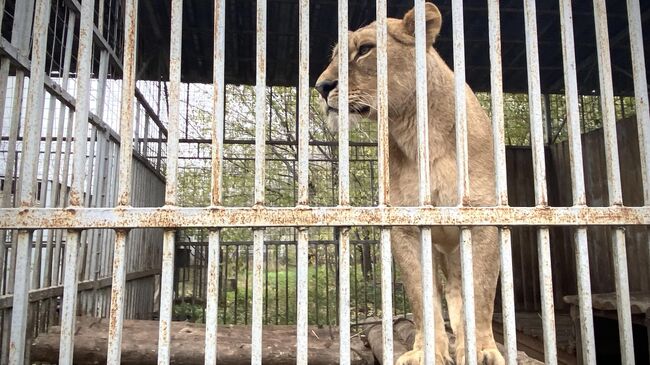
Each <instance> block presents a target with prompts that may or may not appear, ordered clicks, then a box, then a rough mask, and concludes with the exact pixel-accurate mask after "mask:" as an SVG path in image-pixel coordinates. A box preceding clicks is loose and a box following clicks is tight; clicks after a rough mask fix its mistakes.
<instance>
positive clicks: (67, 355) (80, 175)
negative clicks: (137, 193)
mask: <svg viewBox="0 0 650 365" xmlns="http://www.w3.org/2000/svg"><path fill="white" fill-rule="evenodd" d="M94 8H95V4H94V2H93V1H88V0H85V1H84V2H83V3H82V4H81V16H80V24H79V47H78V56H77V80H76V81H77V82H76V86H77V92H76V95H77V101H76V104H75V106H76V110H75V113H74V138H75V140H74V151H75V153H74V160H73V169H72V171H73V172H72V186H71V189H70V198H69V199H70V205H71V206H75V207H81V206H83V205H84V202H83V201H82V200H83V197H84V187H83V183H84V180H86V139H87V137H88V116H89V111H90V76H91V75H90V74H91V61H92V49H93V46H92V44H93V43H92V42H93V39H92V29H93V19H94V18H93V13H94ZM65 81H67V80H65ZM62 109H63V108H62ZM61 124H63V123H61ZM91 145H92V140H91ZM90 151H92V147H91V148H90ZM91 153H92V152H91ZM90 161H92V159H89V162H90ZM89 173H90V172H89ZM87 180H88V182H90V181H91V179H90V178H88V179H87ZM87 196H88V197H90V194H87ZM82 241H83V240H82V235H81V232H80V231H72V230H70V231H68V234H67V236H66V250H65V254H66V260H65V272H64V281H63V288H64V289H63V302H62V303H61V338H60V345H59V346H60V352H59V363H60V364H72V363H73V357H74V333H75V317H76V314H77V281H78V280H77V279H78V278H77V273H78V268H77V267H78V257H77V252H78V249H79V244H80V243H81V242H82ZM82 247H83V246H82ZM79 257H83V254H81V255H80V256H79Z"/></svg>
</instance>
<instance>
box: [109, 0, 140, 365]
mask: <svg viewBox="0 0 650 365" xmlns="http://www.w3.org/2000/svg"><path fill="white" fill-rule="evenodd" d="M137 19H138V0H126V1H125V9H124V72H123V80H122V98H121V103H120V109H121V111H120V135H122V136H123V137H122V139H121V141H120V154H119V170H118V171H119V175H118V189H119V190H118V195H117V205H118V207H120V208H121V207H127V206H129V205H130V204H131V176H132V174H131V170H132V155H133V115H134V113H133V106H134V104H135V102H134V101H135V71H136V34H137ZM128 233H129V232H128V230H118V231H117V232H116V238H115V246H114V249H113V287H112V289H111V305H110V316H109V336H108V353H107V362H108V363H110V364H117V363H119V362H120V357H121V352H122V348H121V343H122V323H123V320H124V287H125V281H124V280H125V276H126V266H125V265H126V257H125V252H124V251H125V249H124V246H125V244H126V240H127V238H128Z"/></svg>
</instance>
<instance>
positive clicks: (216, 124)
mask: <svg viewBox="0 0 650 365" xmlns="http://www.w3.org/2000/svg"><path fill="white" fill-rule="evenodd" d="M225 32H226V1H225V0H219V1H215V3H214V39H213V42H214V43H213V44H214V54H213V57H214V60H213V71H212V73H213V78H214V79H213V84H212V88H213V89H212V92H213V93H212V110H213V117H212V146H211V153H212V177H211V204H212V206H220V205H221V184H222V165H223V127H224V116H225V115H224V112H225V111H224V106H225V75H224V72H225V69H224V66H225ZM219 235H220V230H213V231H210V233H209V236H208V268H207V270H208V274H207V276H208V277H207V282H208V284H207V304H206V311H207V312H206V315H205V319H206V329H205V363H206V364H210V365H214V364H216V363H217V322H218V306H219ZM246 260H247V261H246V262H248V255H247V256H246ZM236 299H237V298H235V300H236Z"/></svg>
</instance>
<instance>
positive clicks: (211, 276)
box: [205, 1, 225, 365]
mask: <svg viewBox="0 0 650 365" xmlns="http://www.w3.org/2000/svg"><path fill="white" fill-rule="evenodd" d="M220 3H221V4H223V3H225V1H220ZM221 10H223V9H221ZM219 234H220V231H219V230H212V231H210V233H209V235H208V268H207V270H208V274H207V282H208V287H207V303H206V308H205V323H206V327H205V363H206V364H209V365H214V364H216V363H217V322H218V320H219V318H218V316H219V315H218V305H219Z"/></svg>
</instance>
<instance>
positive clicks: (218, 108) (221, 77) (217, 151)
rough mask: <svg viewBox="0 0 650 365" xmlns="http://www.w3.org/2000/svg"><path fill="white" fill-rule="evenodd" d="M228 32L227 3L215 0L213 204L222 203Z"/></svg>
mask: <svg viewBox="0 0 650 365" xmlns="http://www.w3.org/2000/svg"><path fill="white" fill-rule="evenodd" d="M225 34H226V4H225V0H215V2H214V40H213V46H214V54H213V69H212V73H213V83H212V110H213V113H212V144H211V154H212V179H211V194H210V195H211V204H212V205H213V206H220V205H221V185H222V184H221V182H222V164H223V127H224V117H225V110H224V107H225V103H226V94H225V92H226V86H225V62H226V48H225V46H226V45H225V39H226V38H225Z"/></svg>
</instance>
